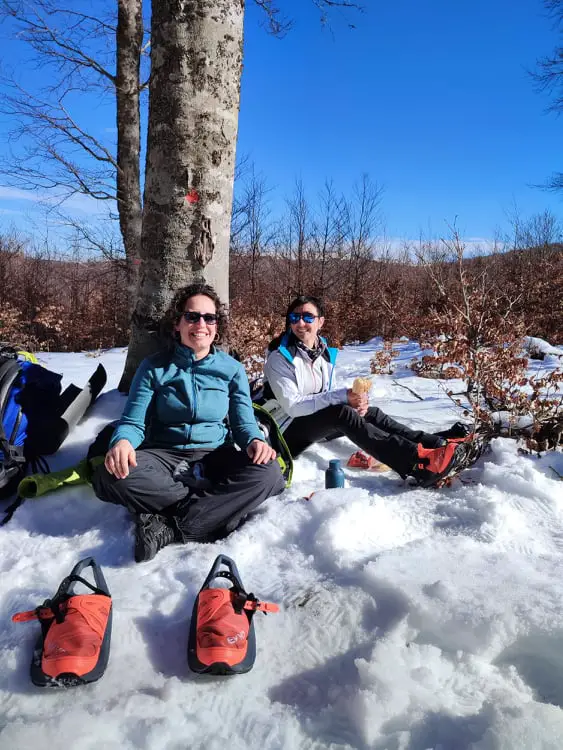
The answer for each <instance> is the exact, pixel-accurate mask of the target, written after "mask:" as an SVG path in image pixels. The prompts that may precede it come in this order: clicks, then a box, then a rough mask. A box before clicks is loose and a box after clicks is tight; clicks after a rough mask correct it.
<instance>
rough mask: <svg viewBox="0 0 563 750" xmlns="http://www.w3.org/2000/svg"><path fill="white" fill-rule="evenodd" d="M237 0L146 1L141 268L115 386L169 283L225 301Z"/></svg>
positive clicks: (150, 339) (238, 47) (149, 332)
mask: <svg viewBox="0 0 563 750" xmlns="http://www.w3.org/2000/svg"><path fill="white" fill-rule="evenodd" d="M243 13H244V2H243V0H192V1H191V2H187V1H186V0H153V3H152V31H151V38H152V48H151V79H150V86H149V90H150V101H149V126H148V137H147V161H146V171H145V174H146V177H145V192H144V208H143V229H142V240H141V267H140V279H139V289H138V296H137V304H136V308H135V313H134V315H133V322H132V330H131V340H130V344H129V351H128V355H127V362H126V365H125V371H124V373H123V377H122V381H121V383H120V389H121V390H126V389H127V388H128V386H129V384H130V382H131V378H132V377H133V374H134V372H135V370H136V368H137V367H138V365H139V363H140V361H141V360H142V359H143V358H144V357H145V356H147V355H148V354H150V353H151V352H153V351H155V350H156V349H157V348H158V346H159V341H158V335H157V326H158V322H159V320H160V318H161V317H162V314H163V313H164V311H165V309H166V307H167V306H168V303H169V301H170V299H171V297H172V294H173V293H174V291H175V290H176V289H178V288H179V287H181V286H184V285H186V284H189V283H191V282H194V281H199V280H204V281H206V282H207V283H209V284H211V285H212V286H214V287H215V289H216V291H217V292H218V294H219V295H220V297H221V298H222V300H224V301H225V302H226V301H227V300H228V277H229V233H230V216H231V207H232V198H233V179H234V164H235V150H236V139H237V128H238V111H239V98H240V76H241V69H242V40H243Z"/></svg>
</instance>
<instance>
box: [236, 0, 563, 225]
mask: <svg viewBox="0 0 563 750" xmlns="http://www.w3.org/2000/svg"><path fill="white" fill-rule="evenodd" d="M279 5H280V6H282V5H283V7H284V8H285V9H286V10H287V12H288V14H291V15H292V16H293V18H294V21H295V25H294V29H293V30H292V32H291V33H290V34H288V35H287V36H286V37H285V38H284V39H283V40H279V39H274V38H272V37H270V36H267V35H266V34H264V33H263V32H262V31H261V30H260V29H259V28H258V26H257V24H256V23H255V22H254V21H255V20H256V19H257V18H259V13H258V9H257V8H252V7H251V6H249V9H248V19H247V21H248V23H247V27H246V29H247V33H246V40H245V44H246V58H245V68H244V75H243V86H242V106H241V116H240V123H239V153H249V154H251V156H252V158H253V160H254V161H255V163H256V165H257V167H258V169H259V170H261V171H262V172H263V173H264V175H265V176H266V177H267V178H268V180H269V181H270V183H271V184H272V185H273V186H275V188H276V190H275V201H277V200H279V199H280V196H283V195H284V194H288V193H290V192H291V190H292V185H293V183H294V181H295V179H296V177H301V178H302V179H303V182H304V184H305V187H306V188H307V189H308V190H309V191H310V192H311V195H312V197H314V195H315V192H316V191H317V190H318V189H319V188H320V187H321V186H322V183H323V181H324V179H325V178H327V177H328V178H332V179H333V180H334V183H335V186H337V187H339V188H341V189H342V191H343V192H349V190H350V187H351V185H352V183H353V182H354V180H355V179H357V178H358V177H359V176H360V175H361V174H362V172H367V173H369V175H370V177H371V178H372V179H373V180H374V181H377V182H379V183H382V184H383V185H384V186H385V194H384V200H383V209H384V212H385V214H386V215H387V231H388V234H389V235H390V236H402V237H411V238H416V237H418V235H419V233H420V231H422V232H424V233H425V234H426V233H428V232H429V231H432V232H435V233H438V234H440V233H443V231H444V229H445V222H449V223H451V222H453V221H454V219H455V217H456V216H457V217H458V224H459V227H460V229H461V230H462V231H463V233H464V234H466V236H470V237H492V236H493V234H494V231H495V229H496V228H497V227H498V226H505V225H506V223H507V217H506V214H507V212H508V213H509V212H511V211H513V209H514V206H515V205H516V206H517V207H518V210H519V211H520V212H521V213H522V215H523V216H525V215H529V214H532V213H535V212H539V211H542V210H544V209H545V208H550V209H551V210H552V211H553V212H554V213H556V214H557V215H559V216H561V215H562V213H563V211H562V209H563V202H562V198H563V196H561V197H557V196H554V195H551V194H549V193H545V192H543V191H540V190H537V189H534V188H532V187H530V185H533V184H541V183H543V182H544V181H545V179H546V177H547V176H548V175H549V174H551V172H553V171H556V170H561V167H562V161H563V145H562V144H563V137H562V136H563V128H562V121H561V119H559V120H558V119H557V118H556V117H555V115H553V114H550V115H547V114H545V110H546V107H547V106H548V104H549V100H548V98H547V97H545V96H542V95H539V94H538V93H536V92H534V89H533V85H532V82H531V80H530V78H529V76H528V74H527V70H529V69H532V68H533V67H534V65H535V61H536V59H537V58H538V57H541V56H542V55H546V54H548V53H549V52H551V51H552V49H553V48H554V47H555V45H556V32H555V31H554V30H553V28H552V23H551V21H550V20H549V19H548V18H547V17H546V16H545V15H544V10H543V5H542V4H541V2H540V0H537V1H536V0H528V1H527V2H523V1H522V0H519V1H517V2H514V0H494V2H491V1H490V0H472V2H456V1H454V2H452V0H426V1H425V2H421V0H400V1H399V2H394V3H389V2H383V1H382V2H378V1H377V0H367V2H366V3H365V6H366V12H365V13H364V14H362V15H357V14H353V13H351V12H348V13H347V14H346V18H342V16H340V17H338V15H339V14H335V16H333V18H334V23H333V27H332V33H331V32H330V31H328V30H326V29H323V28H321V27H320V26H319V24H318V22H317V14H316V12H315V9H314V7H313V6H312V4H309V3H307V2H305V0H285V1H284V2H283V3H282V2H280V3H279ZM346 21H349V22H352V23H353V24H354V25H355V27H356V28H355V29H349V28H348V27H347V23H346Z"/></svg>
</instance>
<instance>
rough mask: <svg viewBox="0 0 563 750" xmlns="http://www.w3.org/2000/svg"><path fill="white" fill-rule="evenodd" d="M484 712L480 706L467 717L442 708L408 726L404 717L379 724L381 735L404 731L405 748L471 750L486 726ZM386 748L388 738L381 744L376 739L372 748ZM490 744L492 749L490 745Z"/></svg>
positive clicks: (485, 712) (412, 749) (485, 730)
mask: <svg viewBox="0 0 563 750" xmlns="http://www.w3.org/2000/svg"><path fill="white" fill-rule="evenodd" d="M488 714H489V711H488V710H487V709H481V711H479V713H476V714H470V715H468V716H453V715H452V714H449V713H446V712H445V711H432V712H429V713H427V714H426V715H425V716H424V718H423V719H422V720H421V721H420V722H418V723H416V724H414V725H413V726H410V727H409V726H408V719H406V718H405V717H404V716H403V717H397V718H393V719H390V720H389V721H388V722H386V723H385V724H384V725H383V727H382V734H384V735H389V734H395V733H399V732H404V731H405V730H406V731H408V732H409V734H410V739H409V744H408V745H406V746H405V750H429V748H440V750H471V748H473V747H475V743H477V742H479V741H480V740H481V739H482V738H483V736H484V735H485V733H486V732H487V730H488V729H489V727H490V724H491V720H490V716H489V715H488ZM388 747H389V744H388V740H385V741H384V742H383V744H380V743H377V742H376V743H375V745H374V750H384V748H385V750H387V748H388ZM487 747H489V745H487ZM490 747H491V750H492V749H493V747H494V746H493V745H491V746H490Z"/></svg>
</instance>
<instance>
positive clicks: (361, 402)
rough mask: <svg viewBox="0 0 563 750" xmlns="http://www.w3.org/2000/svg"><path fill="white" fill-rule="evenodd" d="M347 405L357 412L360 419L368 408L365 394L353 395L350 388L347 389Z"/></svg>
mask: <svg viewBox="0 0 563 750" xmlns="http://www.w3.org/2000/svg"><path fill="white" fill-rule="evenodd" d="M348 403H349V404H350V406H351V407H352V408H353V409H355V410H356V411H357V412H358V414H359V415H360V417H363V416H365V414H366V412H367V410H368V408H369V403H368V395H367V393H354V391H353V390H352V389H351V388H349V389H348Z"/></svg>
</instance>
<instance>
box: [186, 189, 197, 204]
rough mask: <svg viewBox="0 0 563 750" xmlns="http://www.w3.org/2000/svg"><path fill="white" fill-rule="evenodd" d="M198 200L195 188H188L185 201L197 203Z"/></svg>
mask: <svg viewBox="0 0 563 750" xmlns="http://www.w3.org/2000/svg"><path fill="white" fill-rule="evenodd" d="M198 200H199V193H198V192H197V190H194V189H193V188H192V190H190V191H189V193H188V194H187V195H186V202H187V203H197V202H198Z"/></svg>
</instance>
